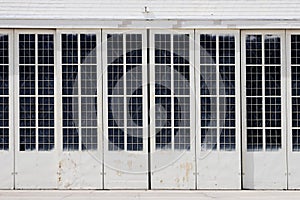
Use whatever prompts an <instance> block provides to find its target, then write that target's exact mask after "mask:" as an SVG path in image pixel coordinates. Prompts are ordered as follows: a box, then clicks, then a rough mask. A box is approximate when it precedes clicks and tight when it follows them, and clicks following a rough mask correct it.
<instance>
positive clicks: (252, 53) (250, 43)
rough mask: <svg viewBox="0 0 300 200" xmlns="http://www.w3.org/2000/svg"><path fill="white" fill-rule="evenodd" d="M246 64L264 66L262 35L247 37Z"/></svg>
mask: <svg viewBox="0 0 300 200" xmlns="http://www.w3.org/2000/svg"><path fill="white" fill-rule="evenodd" d="M246 64H262V35H247V36H246Z"/></svg>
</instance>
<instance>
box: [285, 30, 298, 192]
mask: <svg viewBox="0 0 300 200" xmlns="http://www.w3.org/2000/svg"><path fill="white" fill-rule="evenodd" d="M286 55H287V63H288V65H287V69H288V70H287V80H288V87H287V88H288V89H287V102H288V106H287V110H288V111H289V113H287V114H288V115H287V119H288V128H289V129H288V132H287V140H288V141H287V144H288V148H287V151H288V175H289V176H288V189H300V172H299V164H300V31H288V32H287V54H286Z"/></svg>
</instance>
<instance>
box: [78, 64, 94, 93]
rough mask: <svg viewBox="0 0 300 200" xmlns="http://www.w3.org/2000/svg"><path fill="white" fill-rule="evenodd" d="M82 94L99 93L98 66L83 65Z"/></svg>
mask: <svg viewBox="0 0 300 200" xmlns="http://www.w3.org/2000/svg"><path fill="white" fill-rule="evenodd" d="M81 95H97V66H92V65H82V66H81Z"/></svg>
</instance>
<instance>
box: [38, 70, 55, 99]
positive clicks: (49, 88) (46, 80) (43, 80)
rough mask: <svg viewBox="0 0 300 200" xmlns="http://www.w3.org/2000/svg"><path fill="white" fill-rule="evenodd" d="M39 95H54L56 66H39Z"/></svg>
mask: <svg viewBox="0 0 300 200" xmlns="http://www.w3.org/2000/svg"><path fill="white" fill-rule="evenodd" d="M38 87H39V89H38V91H39V95H54V66H39V67H38Z"/></svg>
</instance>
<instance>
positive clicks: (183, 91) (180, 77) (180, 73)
mask: <svg viewBox="0 0 300 200" xmlns="http://www.w3.org/2000/svg"><path fill="white" fill-rule="evenodd" d="M173 73H174V76H173V77H174V78H173V79H174V95H189V94H190V87H191V86H190V66H189V65H187V66H177V65H176V66H174V70H173Z"/></svg>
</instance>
